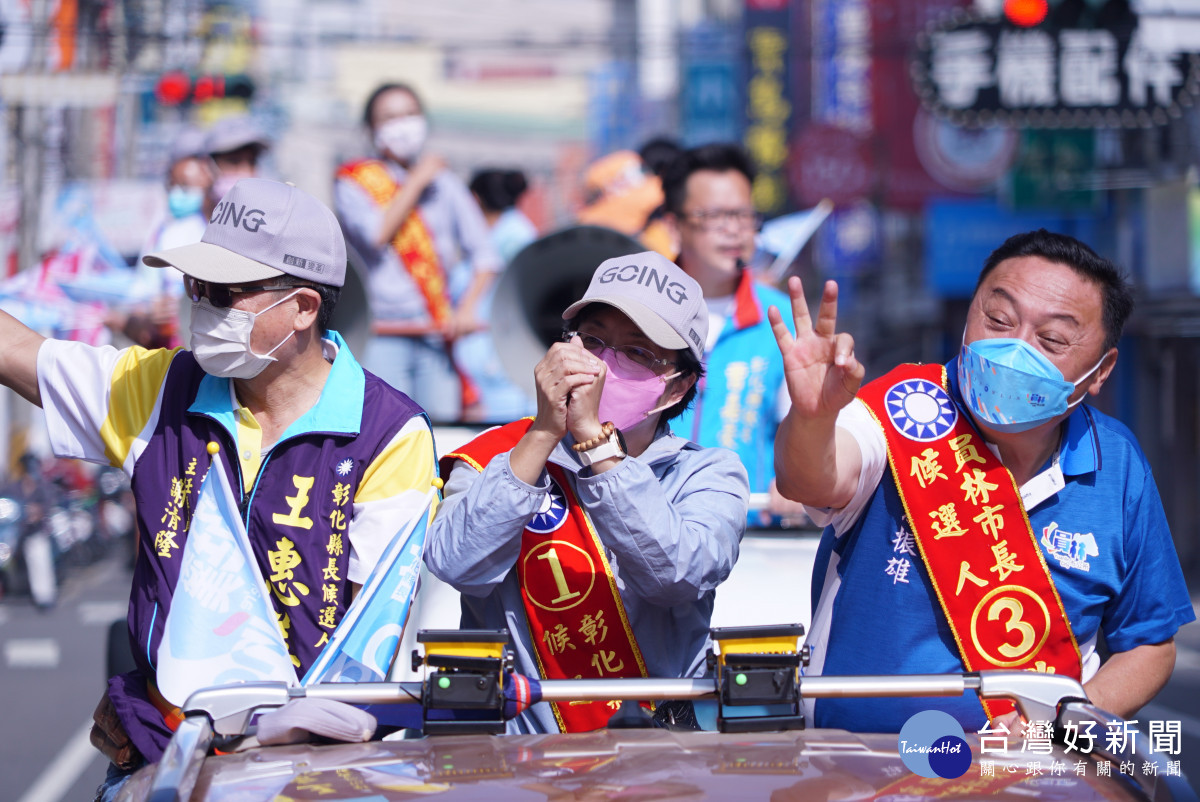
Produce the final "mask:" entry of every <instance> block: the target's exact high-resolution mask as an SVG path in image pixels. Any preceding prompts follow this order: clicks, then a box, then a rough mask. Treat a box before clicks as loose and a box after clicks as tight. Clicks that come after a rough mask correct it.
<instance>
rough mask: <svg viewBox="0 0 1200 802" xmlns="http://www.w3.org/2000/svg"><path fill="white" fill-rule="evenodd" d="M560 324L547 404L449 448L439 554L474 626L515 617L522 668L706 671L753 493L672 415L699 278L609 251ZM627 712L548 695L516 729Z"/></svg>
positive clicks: (606, 672) (695, 349) (432, 540)
mask: <svg viewBox="0 0 1200 802" xmlns="http://www.w3.org/2000/svg"><path fill="white" fill-rule="evenodd" d="M563 319H564V320H565V321H566V331H565V333H564V335H563V341H562V342H560V343H556V344H554V345H552V346H551V347H550V350H549V352H548V353H547V354H546V356H545V357H544V358H543V359H542V361H541V362H539V363H538V365H537V367H536V368H535V369H534V378H535V382H536V385H537V416H536V417H535V418H534V419H533V420H529V419H524V420H521V421H517V422H516V423H510V424H508V425H506V426H502V427H499V428H496V429H492V430H489V431H487V432H485V433H484V434H482V435H480V436H479V437H477V438H476V439H475V440H473V441H471V442H470V443H468V444H467V445H465V446H463V447H461V448H459V449H457V450H456V451H454V452H453V453H451V454H448V455H447V456H445V457H443V458H442V463H441V469H442V475H443V478H445V479H447V483H446V487H445V491H446V500H445V502H444V503H443V504H442V507H441V509H440V510H439V511H438V515H437V518H436V519H435V520H434V523H433V526H432V528H431V529H430V533H429V541H428V544H427V550H426V553H425V562H426V565H428V566H429V569H430V571H432V572H433V574H434V575H436V576H437V577H439V578H440V579H442V580H444V581H446V582H448V583H450V584H451V585H453V586H454V587H455V588H456V589H458V590H459V591H460V592H461V593H462V594H463V597H462V598H463V602H462V609H463V615H462V626H463V627H470V628H477V627H478V628H486V629H498V628H501V627H506V628H507V629H508V631H509V633H510V635H511V638H512V644H511V645H512V648H513V649H514V651H515V654H516V661H517V671H518V672H520V673H523V674H527V675H528V676H531V677H542V678H551V679H560V678H570V677H576V676H580V677H586V678H592V677H610V676H614V677H644V676H650V677H690V676H698V675H701V674H703V673H704V671H705V661H704V658H705V652H706V647H707V640H708V629H709V622H710V619H711V617H712V610H713V599H714V593H715V590H716V587H717V585H719V584H720V583H721V582H722V581H724V580H725V578H726V577H727V576H728V575H729V572H730V570H731V569H732V568H733V564H734V562H735V561H736V560H737V556H738V548H739V543H740V541H741V537H742V533H743V531H744V530H745V526H746V510H747V506H748V502H749V492H750V491H749V486H748V481H747V478H746V470H745V468H743V467H742V464H741V462H740V461H739V460H738V458H737V455H736V454H734V453H733V452H732V451H729V450H727V449H724V448H701V447H700V446H698V445H696V444H695V443H692V442H690V441H688V440H684V439H682V438H680V437H676V436H675V435H673V434H671V430H670V427H669V426H668V421H669V420H670V419H671V418H673V417H674V416H676V415H678V414H680V413H681V412H682V411H683V410H684V409H685V408H686V407H687V405H688V403H690V401H691V400H692V398H693V397H694V396H695V393H696V382H697V381H698V380H699V379H700V378H701V377H702V376H703V373H704V368H703V366H702V364H701V362H700V358H701V354H702V353H703V348H704V337H705V331H706V329H707V328H708V311H707V309H706V307H705V304H704V298H703V296H702V295H701V293H700V286H699V285H698V284H697V283H696V281H695V280H694V279H692V278H691V277H689V276H688V275H687V274H686V273H684V272H683V271H682V270H680V269H679V268H678V267H677V266H675V265H673V264H671V263H670V262H668V261H667V260H666V259H664V258H663V257H662V256H660V255H659V254H656V253H653V252H648V253H639V254H634V255H632V256H622V257H618V258H615V259H609V260H608V261H606V262H604V263H603V264H601V265H600V267H599V268H598V269H597V270H596V272H595V274H594V275H593V276H592V281H591V285H590V286H589V287H588V290H587V293H586V294H585V295H584V296H583V298H582V299H580V300H579V301H578V302H576V303H574V304H572V305H571V306H569V307H568V308H567V310H566V311H565V312H563ZM551 533H552V534H551ZM612 712H613V709H612V708H611V707H610V706H609V705H608V704H607V703H604V702H597V703H588V704H571V705H565V704H564V705H553V704H550V703H539V704H537V705H534V706H533V707H532V708H530V709H529V710H528V711H527V712H525V713H523V714H522V715H521V716H520V717H519V718H517V719H514V720H513V721H512V722H510V724H509V728H510V730H511V731H517V732H558V731H567V732H578V731H584V730H593V729H597V728H600V727H603V726H605V724H606V723H607V722H608V719H609V717H610V716H611V715H612Z"/></svg>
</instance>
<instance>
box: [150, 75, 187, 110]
mask: <svg viewBox="0 0 1200 802" xmlns="http://www.w3.org/2000/svg"><path fill="white" fill-rule="evenodd" d="M190 91H191V79H189V78H188V76H187V73H184V72H168V73H166V74H165V75H163V76H162V77H161V78H159V79H158V84H156V85H155V87H154V96H155V97H157V98H158V102H159V103H162V104H163V105H164V106H178V105H179V104H180V103H183V102H184V101H186V100H187V99H188V94H189V93H190Z"/></svg>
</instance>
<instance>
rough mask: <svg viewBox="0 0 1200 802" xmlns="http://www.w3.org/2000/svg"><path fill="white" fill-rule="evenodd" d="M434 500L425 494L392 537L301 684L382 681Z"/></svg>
mask: <svg viewBox="0 0 1200 802" xmlns="http://www.w3.org/2000/svg"><path fill="white" fill-rule="evenodd" d="M436 497H437V490H436V489H434V490H430V491H429V494H428V495H427V496H426V497H425V504H424V506H423V508H422V511H421V512H420V513H419V514H417V516H416V517H415V518H413V520H412V521H411V522H410V523H409V524H408V525H407V526H405V527H404V529H402V530H400V532H398V533H397V534H396V536H395V537H394V538H392V542H391V543H389V544H388V547H387V548H386V549H385V550H384V552H383V556H381V557H380V558H379V562H378V563H376V564H375V567H374V568H373V569H372V570H371V575H370V576H369V577H367V581H366V583H365V584H364V585H363V586H362V589H361V590H360V591H359V592H358V596H357V597H355V599H354V601H353V603H351V605H350V609H349V610H347V611H346V615H344V616H343V617H342V620H341V622H340V623H339V624H338V626H337V629H336V630H334V633H333V637H332V638H330V639H329V643H327V644H325V648H324V649H322V650H321V654H319V655H318V656H317V659H316V661H314V662H313V664H312V666H311V667H309V669H308V673H307V674H305V675H304V680H303V682H302V684H303V685H312V684H315V683H318V682H382V681H384V680H385V679H387V675H388V670H389V669H390V668H391V665H392V658H393V657H394V656H395V654H396V649H397V648H398V647H399V645H400V637H401V635H403V634H404V623H405V621H406V620H407V619H408V610H409V607H410V606H411V604H412V598H413V595H414V594H415V593H416V590H417V579H418V578H419V577H420V575H421V557H422V556H423V555H424V553H425V533H426V531H427V530H428V529H429V518H430V515H431V514H432V510H433V501H434V499H435V498H436Z"/></svg>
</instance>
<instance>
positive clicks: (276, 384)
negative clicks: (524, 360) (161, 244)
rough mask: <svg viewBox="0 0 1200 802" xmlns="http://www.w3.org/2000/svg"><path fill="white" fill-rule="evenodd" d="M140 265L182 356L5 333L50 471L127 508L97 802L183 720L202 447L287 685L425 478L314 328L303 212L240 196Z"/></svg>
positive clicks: (416, 507) (420, 433) (318, 247)
mask: <svg viewBox="0 0 1200 802" xmlns="http://www.w3.org/2000/svg"><path fill="white" fill-rule="evenodd" d="M144 261H145V262H146V263H147V264H148V265H150V266H151V267H167V266H171V267H174V268H176V269H178V270H179V271H180V272H182V273H183V274H184V281H185V285H186V287H187V291H188V292H189V294H190V295H191V297H192V314H191V322H190V333H191V350H182V349H173V350H166V349H159V350H151V351H148V350H145V349H143V348H139V347H133V348H127V349H125V350H123V351H117V350H116V349H113V348H94V347H91V346H88V345H85V344H83V343H75V342H66V341H58V340H48V339H44V338H43V337H41V336H39V335H38V334H36V333H35V332H33V331H31V330H29V329H27V328H25V327H24V326H23V325H21V324H20V323H19V322H17V321H16V320H14V319H13V318H11V317H9V316H8V315H5V314H3V313H0V339H3V341H4V343H5V348H4V349H3V350H2V351H0V382H3V383H4V384H6V385H8V386H9V387H11V388H13V389H14V390H16V391H17V392H19V393H20V394H21V395H22V396H24V397H25V398H26V399H28V400H29V401H31V402H32V403H35V404H39V405H40V406H42V407H43V408H44V409H45V412H46V422H47V426H48V428H49V433H50V441H51V444H52V445H53V448H54V451H55V454H57V455H58V456H60V457H75V458H79V459H85V460H89V461H93V462H103V463H108V464H110V465H112V466H114V467H118V468H121V469H122V470H124V471H125V472H126V473H127V474H128V475H129V476H130V477H131V480H132V487H133V493H134V497H135V499H136V501H137V521H138V534H139V537H138V555H137V562H136V565H135V568H134V576H133V588H132V590H131V593H130V602H129V627H130V636H131V643H132V645H133V646H134V658H135V660H136V662H137V666H138V668H137V670H136V671H133V672H130V673H128V674H122V675H118V676H116V677H113V678H111V679H110V680H109V685H108V693H107V695H106V698H105V700H104V701H103V702H102V703H101V707H100V708H99V709H98V710H97V724H98V727H97V729H96V730H93V743H96V745H97V746H98V747H101V749H102V751H104V752H105V754H106V755H107V756H108V757H109V758H110V759H112V760H113V761H114V766H113V768H112V769H111V770H110V777H109V779H108V780H107V781H106V784H105V786H102V788H101V795H102V796H103V798H106V799H107V798H110V797H111V795H112V794H113V792H114V789H115V787H116V786H117V785H118V784H119V783H120V782H121V781H122V778H123V776H124V775H127V774H128V773H129V772H130V771H132V770H133V769H135V768H136V767H137V766H138V765H139V764H140V763H141V762H142V761H143V760H146V761H151V762H153V761H156V760H158V758H159V757H160V756H161V753H162V749H163V747H164V746H165V744H166V742H167V740H168V739H169V738H170V735H171V723H172V721H177V716H178V710H177V709H174V705H178V704H182V703H183V701H184V700H182V699H171V700H168V699H165V698H164V697H163V695H162V693H160V692H159V690H158V688H157V685H156V682H155V678H156V667H157V664H158V646H159V642H160V641H161V639H162V636H163V627H164V623H165V621H166V619H167V613H168V611H169V609H170V606H171V599H172V596H173V594H174V590H175V587H176V584H177V582H178V580H179V573H180V562H181V560H182V554H183V548H184V545H185V544H186V542H187V538H188V530H189V527H190V525H191V520H192V514H193V512H194V510H195V508H196V501H197V498H198V496H199V492H200V487H201V483H202V480H203V477H204V473H205V471H206V470H207V468H208V465H209V464H210V457H209V452H208V447H209V444H210V443H214V442H215V443H217V444H218V446H219V447H220V453H221V454H223V455H225V456H226V457H227V459H226V460H224V461H223V463H222V464H224V466H225V469H226V472H227V477H228V479H229V484H230V486H231V487H233V488H235V489H236V490H237V491H239V496H240V498H239V502H240V506H241V512H242V517H243V520H244V522H245V525H246V529H247V532H248V534H249V538H250V543H251V546H252V547H253V549H254V553H255V556H256V558H257V560H258V563H259V569H260V571H261V572H262V575H263V578H264V579H265V580H266V581H267V583H268V584H269V585H270V588H271V593H270V599H271V602H272V604H273V605H274V608H275V613H276V615H277V616H278V620H279V625H280V628H281V630H282V634H283V636H284V640H285V642H286V644H287V648H288V651H289V652H290V654H291V656H292V662H293V663H294V664H295V666H296V668H297V671H298V674H299V675H301V676H302V675H303V673H304V671H306V670H307V669H308V666H309V665H310V664H311V663H312V662H313V661H314V659H315V658H316V656H317V654H318V653H319V652H320V651H321V648H322V647H323V646H324V644H325V643H326V642H327V641H328V639H329V636H330V635H331V634H332V632H333V630H334V629H335V628H336V626H337V624H338V622H339V621H340V620H341V618H342V615H343V614H344V613H345V611H346V608H347V606H348V605H349V603H350V601H351V598H352V595H353V592H354V590H355V588H356V586H358V585H361V584H362V583H363V582H364V581H365V579H366V577H367V576H368V574H369V572H370V570H371V568H372V566H373V565H374V564H375V562H376V561H377V560H378V558H379V555H380V554H381V553H382V551H383V550H384V549H385V548H386V546H387V545H388V543H389V542H390V540H391V539H392V537H394V536H395V535H396V533H397V532H398V531H400V530H402V529H403V528H404V526H405V524H406V522H408V521H411V520H412V519H413V518H414V517H415V516H417V515H420V514H422V512H423V510H424V506H425V498H426V494H427V492H428V490H429V487H430V484H431V482H432V481H433V479H434V476H435V473H434V470H435V467H434V453H433V434H432V431H431V429H430V426H429V421H428V419H427V418H426V417H425V415H424V413H423V412H422V411H421V409H420V408H419V407H418V406H417V405H416V404H415V403H413V402H412V401H411V400H410V399H409V398H408V397H407V396H405V395H403V394H402V393H400V392H399V391H397V390H394V389H393V388H391V387H389V386H388V385H387V384H385V383H384V382H383V381H382V380H380V379H378V378H377V377H375V376H372V375H371V374H369V373H366V372H365V371H364V370H363V369H362V368H361V367H360V366H359V364H358V362H357V361H355V359H354V356H353V355H352V354H351V353H350V350H349V349H348V348H347V347H346V344H345V342H344V341H343V340H342V338H341V337H340V336H338V334H337V333H336V332H334V331H328V330H327V328H326V327H327V324H328V322H329V315H330V314H331V313H332V311H333V305H334V303H335V302H336V300H337V295H338V292H339V289H340V287H341V286H342V283H343V281H344V279H345V271H346V246H345V242H344V240H343V239H342V233H341V230H340V228H339V227H338V223H337V220H336V219H335V218H334V216H333V213H332V212H331V211H330V210H329V209H328V208H326V207H325V206H324V205H322V204H321V203H320V202H319V201H317V200H316V199H315V198H313V197H311V196H310V195H307V194H306V193H304V192H301V191H300V190H298V189H296V188H294V187H291V186H288V185H285V184H281V183H278V182H275V181H267V180H264V179H257V178H251V179H243V180H242V181H239V182H238V183H237V184H235V185H234V187H233V189H231V190H230V191H229V192H228V193H227V194H226V195H225V196H224V197H223V198H222V199H221V201H220V202H219V203H218V204H217V205H216V208H215V209H214V210H213V213H212V216H211V219H210V222H209V224H208V227H207V229H206V231H205V233H204V237H203V239H202V240H201V242H199V243H196V244H194V245H187V246H183V247H180V248H174V249H171V250H168V251H163V252H160V253H154V254H149V255H147V256H146V257H144ZM367 408H369V409H370V410H371V414H370V415H366V414H364V410H366V409H367ZM212 464H217V463H215V462H213V463H212ZM228 593H229V591H225V590H224V589H223V588H222V587H219V586H214V587H213V603H214V604H230V605H234V604H236V601H237V600H236V599H229V598H227V596H228Z"/></svg>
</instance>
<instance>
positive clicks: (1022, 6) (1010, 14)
mask: <svg viewBox="0 0 1200 802" xmlns="http://www.w3.org/2000/svg"><path fill="white" fill-rule="evenodd" d="M1049 11H1050V7H1049V5H1048V4H1047V3H1046V0H1004V16H1005V17H1007V18H1008V21H1009V22H1011V23H1012V24H1014V25H1020V26H1021V27H1022V28H1032V27H1033V26H1034V25H1040V24H1041V23H1042V21H1043V20H1045V19H1046V14H1047V13H1049Z"/></svg>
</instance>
